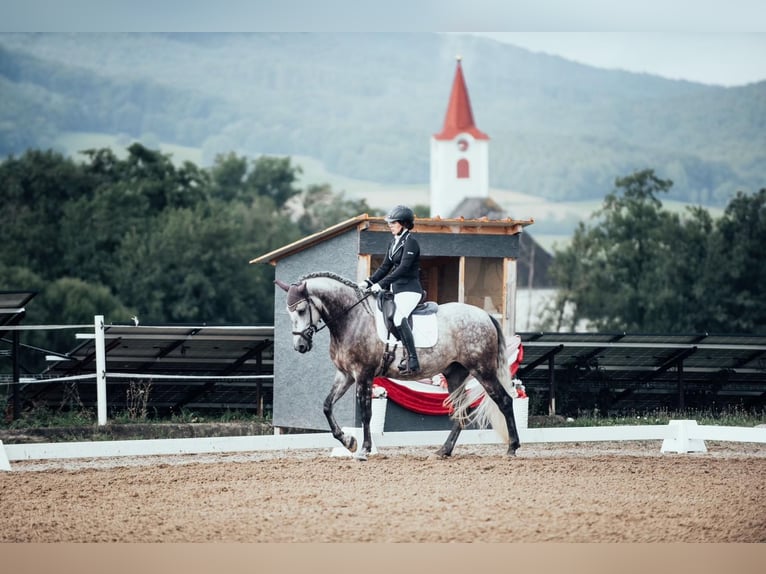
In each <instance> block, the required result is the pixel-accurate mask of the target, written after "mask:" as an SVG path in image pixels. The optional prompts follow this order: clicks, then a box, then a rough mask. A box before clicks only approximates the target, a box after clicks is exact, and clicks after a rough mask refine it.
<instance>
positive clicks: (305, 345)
mask: <svg viewBox="0 0 766 574" xmlns="http://www.w3.org/2000/svg"><path fill="white" fill-rule="evenodd" d="M294 347H295V350H296V351H298V352H299V353H308V352H309V351H310V350H311V341H306V340H305V339H298V340H297V341H296V342H295V345H294Z"/></svg>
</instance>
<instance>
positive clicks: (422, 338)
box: [375, 307, 439, 347]
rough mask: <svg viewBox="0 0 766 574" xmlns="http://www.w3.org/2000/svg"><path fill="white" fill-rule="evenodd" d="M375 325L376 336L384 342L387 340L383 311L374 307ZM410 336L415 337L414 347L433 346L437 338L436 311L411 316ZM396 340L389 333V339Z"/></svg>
mask: <svg viewBox="0 0 766 574" xmlns="http://www.w3.org/2000/svg"><path fill="white" fill-rule="evenodd" d="M375 327H376V329H377V331H378V337H380V340H381V341H383V342H384V343H385V342H386V341H387V340H388V330H387V329H386V322H385V321H384V320H383V313H381V312H380V309H378V308H377V307H376V308H375ZM412 338H413V339H415V346H416V347H433V346H434V345H435V344H436V341H437V340H438V339H439V329H438V326H437V323H436V313H430V314H428V315H413V316H412ZM394 341H396V337H395V336H394V335H391V341H390V342H392V343H393V342H394Z"/></svg>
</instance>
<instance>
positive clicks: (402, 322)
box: [359, 205, 423, 375]
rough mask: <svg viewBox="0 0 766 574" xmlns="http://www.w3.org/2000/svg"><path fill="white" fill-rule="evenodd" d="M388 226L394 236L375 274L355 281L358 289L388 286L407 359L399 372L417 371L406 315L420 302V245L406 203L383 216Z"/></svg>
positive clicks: (416, 360) (421, 292) (373, 289)
mask: <svg viewBox="0 0 766 574" xmlns="http://www.w3.org/2000/svg"><path fill="white" fill-rule="evenodd" d="M385 220H386V223H388V229H389V230H390V231H391V234H392V235H393V236H394V238H393V240H392V241H391V244H390V245H389V247H388V249H387V250H386V257H385V259H384V260H383V263H382V264H381V266H380V267H379V268H378V270H377V271H375V273H373V274H372V276H370V277H369V278H368V279H365V280H364V281H362V282H361V283H359V288H360V289H370V290H371V291H372V292H373V293H377V292H378V291H382V290H388V289H390V290H391V291H392V292H393V293H394V303H395V305H396V310H395V312H394V325H395V326H396V327H398V330H399V335H400V336H399V339H400V340H401V341H402V344H403V345H404V347H405V348H406V349H407V356H408V359H407V361H406V362H405V361H404V359H402V362H401V363H400V364H399V370H400V371H401V373H402V374H403V375H411V374H414V373H416V372H417V371H419V370H420V363H419V362H418V355H417V352H416V350H415V341H414V339H413V337H412V330H411V329H410V324H409V322H408V320H407V319H408V318H409V316H410V313H412V311H413V309H415V307H417V305H418V303H420V299H421V297H422V296H423V288H422V287H421V285H420V245H418V241H417V239H415V238H414V237H413V236H412V234H411V233H410V231H411V230H412V228H413V227H414V226H415V214H414V213H413V211H412V210H411V209H410V208H409V207H407V206H406V205H397V206H396V207H394V208H393V209H391V211H389V212H388V215H386V218H385Z"/></svg>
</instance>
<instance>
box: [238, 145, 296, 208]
mask: <svg viewBox="0 0 766 574" xmlns="http://www.w3.org/2000/svg"><path fill="white" fill-rule="evenodd" d="M301 173H303V170H302V169H301V168H300V166H293V165H291V164H290V158H289V157H268V156H261V157H259V158H258V159H256V160H255V161H254V162H253V169H252V171H251V172H250V173H249V174H248V176H247V178H246V180H245V183H246V187H247V188H248V190H252V192H254V193H255V194H257V195H262V196H265V197H268V198H270V199H271V200H272V201H273V202H274V204H275V205H276V206H277V208H278V209H281V208H282V207H284V206H285V204H286V203H287V202H288V201H289V200H290V198H292V197H293V196H295V195H298V194H299V193H300V189H298V188H297V187H295V183H296V181H297V180H298V176H299V175H300V174H301Z"/></svg>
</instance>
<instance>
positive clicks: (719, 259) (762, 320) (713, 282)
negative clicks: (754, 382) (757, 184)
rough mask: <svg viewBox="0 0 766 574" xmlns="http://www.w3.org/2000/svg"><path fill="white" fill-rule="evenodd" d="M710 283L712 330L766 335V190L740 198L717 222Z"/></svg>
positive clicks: (732, 203)
mask: <svg viewBox="0 0 766 574" xmlns="http://www.w3.org/2000/svg"><path fill="white" fill-rule="evenodd" d="M716 231H717V240H716V241H715V242H714V243H713V244H712V245H711V255H710V257H711V264H710V266H709V273H708V275H707V279H708V281H709V284H710V286H711V294H713V295H714V296H712V297H711V298H710V300H709V314H710V316H711V323H710V324H711V329H715V330H717V331H724V332H735V333H759V334H764V333H766V266H764V264H763V249H764V246H766V189H761V190H760V191H758V192H757V193H755V194H752V195H747V194H745V193H743V192H741V191H740V192H738V193H737V195H736V196H735V197H734V198H733V199H732V200H731V201H730V202H729V204H728V205H727V207H726V210H725V211H724V214H723V216H722V217H721V218H720V219H719V220H718V221H717V222H716Z"/></svg>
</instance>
